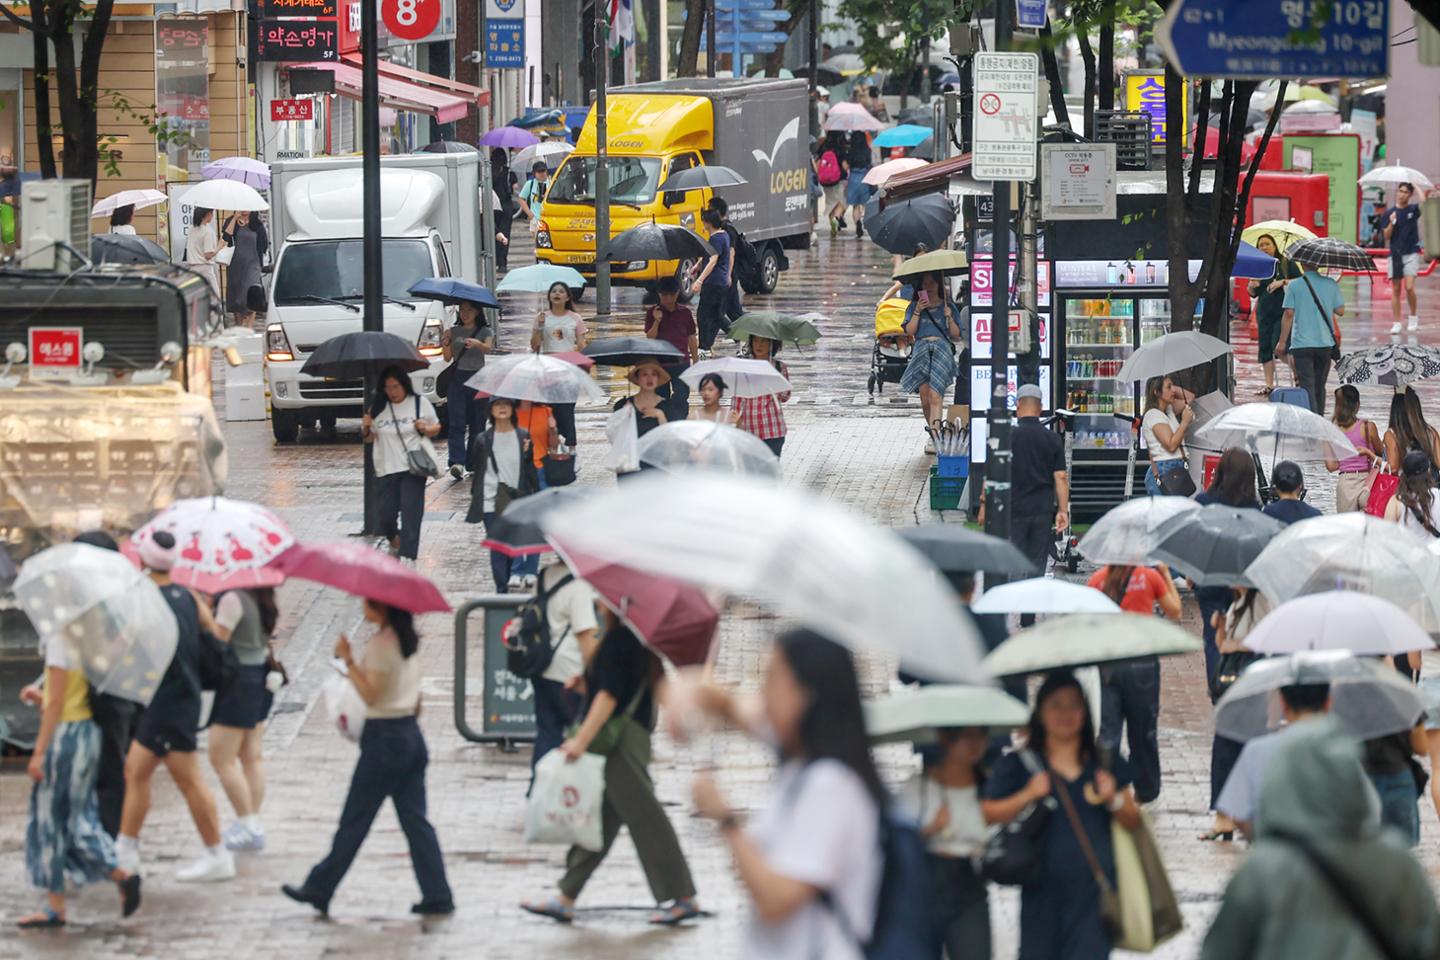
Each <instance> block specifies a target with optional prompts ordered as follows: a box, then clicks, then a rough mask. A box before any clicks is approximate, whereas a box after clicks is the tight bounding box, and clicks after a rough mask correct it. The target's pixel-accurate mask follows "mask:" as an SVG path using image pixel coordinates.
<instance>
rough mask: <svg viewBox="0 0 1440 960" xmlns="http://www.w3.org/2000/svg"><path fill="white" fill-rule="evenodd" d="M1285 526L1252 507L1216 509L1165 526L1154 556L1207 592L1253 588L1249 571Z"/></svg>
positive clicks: (1215, 506)
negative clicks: (1248, 574)
mask: <svg viewBox="0 0 1440 960" xmlns="http://www.w3.org/2000/svg"><path fill="white" fill-rule="evenodd" d="M1284 529H1285V524H1283V523H1281V522H1280V521H1279V520H1276V519H1274V518H1273V517H1267V516H1265V514H1263V513H1261V512H1260V511H1259V510H1252V509H1250V508H1248V507H1229V506H1226V505H1224V504H1222V503H1211V504H1207V505H1206V506H1203V507H1201V508H1200V509H1199V510H1190V511H1188V512H1186V513H1182V514H1178V515H1177V516H1174V517H1172V518H1171V519H1169V520H1167V521H1165V523H1164V524H1162V525H1161V526H1160V527H1159V528H1158V529H1157V530H1156V531H1155V535H1154V544H1155V545H1154V546H1153V547H1152V548H1151V550H1150V555H1151V556H1152V557H1154V558H1155V559H1156V560H1161V561H1163V562H1165V563H1168V564H1170V565H1171V566H1172V567H1174V568H1176V569H1177V570H1181V571H1183V572H1184V573H1185V574H1186V575H1187V576H1189V577H1190V579H1191V580H1193V581H1195V583H1196V584H1197V585H1198V586H1202V587H1233V586H1239V587H1253V586H1254V584H1253V583H1251V582H1250V581H1249V580H1248V579H1246V577H1245V568H1246V567H1248V566H1250V564H1251V563H1253V562H1254V560H1255V558H1256V557H1258V556H1260V553H1261V551H1263V550H1264V549H1265V545H1266V544H1268V543H1269V542H1270V540H1271V538H1272V537H1274V536H1275V535H1276V534H1277V533H1279V532H1280V531H1281V530H1284Z"/></svg>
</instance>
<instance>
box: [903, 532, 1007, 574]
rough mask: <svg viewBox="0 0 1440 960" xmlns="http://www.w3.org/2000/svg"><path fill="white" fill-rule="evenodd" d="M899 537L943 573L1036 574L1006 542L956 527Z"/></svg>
mask: <svg viewBox="0 0 1440 960" xmlns="http://www.w3.org/2000/svg"><path fill="white" fill-rule="evenodd" d="M899 534H900V536H901V537H902V538H903V539H904V540H905V541H906V542H907V543H909V544H910V546H912V547H914V548H915V549H916V550H919V551H920V552H921V553H923V554H925V556H926V558H927V559H929V561H930V562H931V563H933V564H935V566H937V567H939V568H940V569H941V570H943V571H944V572H946V573H974V572H975V571H976V570H984V571H986V572H987V573H1003V574H1006V575H1010V574H1019V575H1025V576H1028V575H1030V574H1033V573H1035V565H1034V564H1033V563H1031V562H1030V561H1029V559H1027V558H1026V556H1025V554H1023V553H1021V552H1020V548H1018V547H1016V546H1015V544H1013V543H1011V542H1010V541H1009V540H1001V539H1000V538H999V537H992V536H990V534H988V533H981V532H980V531H978V530H971V529H969V528H967V527H964V526H961V525H960V524H958V523H928V524H926V525H924V526H922V527H906V528H904V529H903V530H900V531H899Z"/></svg>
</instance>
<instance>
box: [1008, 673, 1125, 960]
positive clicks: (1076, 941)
mask: <svg viewBox="0 0 1440 960" xmlns="http://www.w3.org/2000/svg"><path fill="white" fill-rule="evenodd" d="M1032 764H1033V765H1037V766H1039V765H1043V767H1042V768H1039V769H1037V770H1035V771H1034V772H1032V770H1031V765H1032ZM1114 767H1115V769H1114V772H1111V771H1110V770H1106V769H1105V768H1104V767H1102V766H1101V765H1100V760H1099V753H1098V751H1097V749H1096V743H1095V723H1094V721H1093V720H1092V719H1091V717H1090V707H1089V705H1088V702H1087V701H1086V699H1085V693H1084V691H1083V690H1082V689H1081V687H1080V682H1079V681H1078V680H1076V679H1075V675H1074V674H1072V673H1070V672H1069V671H1057V672H1054V673H1051V674H1049V675H1048V676H1046V678H1045V682H1044V683H1043V684H1041V686H1040V692H1039V693H1038V694H1037V695H1036V698H1035V712H1034V713H1033V714H1032V715H1031V717H1030V725H1029V727H1028V730H1027V733H1026V736H1025V748H1024V749H1023V750H1018V751H1014V752H1012V753H1008V754H1006V755H1005V756H1003V757H1001V758H1000V760H999V762H998V763H996V764H995V767H994V769H992V770H991V772H990V778H989V779H988V780H986V781H985V786H984V789H983V790H982V791H981V793H982V795H983V797H984V799H983V800H982V801H981V805H980V808H981V810H983V811H984V813H985V819H986V821H987V822H989V823H992V824H1006V823H1009V822H1011V821H1012V820H1014V819H1016V818H1017V817H1019V816H1020V815H1021V814H1022V813H1023V812H1024V811H1025V810H1027V809H1028V808H1029V807H1030V806H1031V805H1033V804H1037V803H1041V802H1043V801H1045V800H1046V799H1047V798H1049V797H1052V796H1053V797H1055V798H1056V799H1058V801H1059V803H1058V806H1057V808H1056V809H1054V810H1052V811H1051V812H1050V814H1049V820H1048V822H1047V823H1046V825H1045V830H1044V833H1043V844H1042V849H1043V853H1042V854H1041V860H1040V864H1039V869H1038V870H1037V871H1036V873H1035V874H1034V875H1033V876H1032V878H1031V879H1030V880H1028V881H1027V882H1026V883H1024V884H1023V885H1022V886H1021V887H1020V956H1021V957H1024V958H1025V960H1099V958H1104V957H1108V956H1110V950H1111V946H1112V943H1111V936H1110V932H1109V931H1108V930H1107V929H1106V928H1105V923H1104V921H1103V920H1102V919H1101V916H1100V884H1099V882H1098V880H1097V879H1096V878H1097V876H1099V875H1101V874H1102V873H1103V875H1104V876H1105V878H1106V879H1107V881H1108V883H1109V885H1110V887H1111V888H1112V889H1113V887H1114V884H1115V849H1114V846H1113V845H1112V843H1111V837H1110V822H1111V819H1112V818H1114V819H1115V820H1116V821H1117V822H1119V823H1120V824H1121V825H1122V826H1124V827H1125V828H1127V829H1130V830H1134V829H1136V828H1138V827H1139V826H1140V825H1141V822H1142V821H1141V819H1140V807H1139V806H1138V805H1137V804H1136V803H1135V796H1134V794H1133V793H1132V792H1131V790H1130V787H1129V781H1130V777H1129V771H1128V768H1127V766H1126V764H1125V762H1124V761H1123V760H1121V759H1120V758H1118V757H1117V758H1116V759H1115V761H1114ZM1076 825H1079V827H1080V829H1079V830H1077V829H1076Z"/></svg>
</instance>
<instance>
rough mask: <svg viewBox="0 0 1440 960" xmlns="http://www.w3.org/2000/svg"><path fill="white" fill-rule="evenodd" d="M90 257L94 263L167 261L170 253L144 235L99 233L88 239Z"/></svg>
mask: <svg viewBox="0 0 1440 960" xmlns="http://www.w3.org/2000/svg"><path fill="white" fill-rule="evenodd" d="M90 259H91V260H92V261H94V262H95V263H169V262H170V254H169V253H167V252H166V251H165V248H164V247H162V246H160V244H158V243H155V242H154V241H151V240H146V239H145V238H144V237H137V236H132V235H130V234H125V233H100V234H96V235H95V236H94V237H92V238H91V240H90Z"/></svg>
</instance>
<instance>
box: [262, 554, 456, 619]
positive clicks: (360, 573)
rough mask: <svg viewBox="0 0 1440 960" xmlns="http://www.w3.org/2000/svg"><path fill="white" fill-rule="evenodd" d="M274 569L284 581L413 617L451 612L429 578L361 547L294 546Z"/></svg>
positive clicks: (283, 555)
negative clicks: (339, 593)
mask: <svg viewBox="0 0 1440 960" xmlns="http://www.w3.org/2000/svg"><path fill="white" fill-rule="evenodd" d="M275 566H276V567H277V568H279V570H280V572H281V573H283V574H285V576H287V577H294V578H295V579H297V580H311V581H314V582H315V583H323V584H325V586H327V587H335V588H336V589H338V590H344V591H345V592H346V593H349V594H353V595H354V596H357V597H365V598H366V599H368V600H374V601H376V602H377V603H383V604H385V605H386V606H388V607H396V608H398V609H400V610H408V611H410V612H411V613H448V612H449V611H450V604H449V603H447V602H446V600H445V597H444V595H443V594H441V593H440V589H439V588H438V587H436V586H435V584H434V583H432V582H431V581H430V578H428V577H426V576H425V575H424V574H422V573H420V572H419V571H418V570H416V569H414V568H413V567H407V566H406V565H405V564H403V563H401V562H400V561H399V560H396V559H395V558H394V557H392V556H390V555H389V554H388V553H382V552H380V551H379V550H376V549H374V548H373V547H369V546H366V545H365V544H363V543H297V544H296V545H295V546H294V547H292V548H290V549H289V550H286V551H285V553H283V554H282V555H281V556H280V559H279V560H277V561H275Z"/></svg>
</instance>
